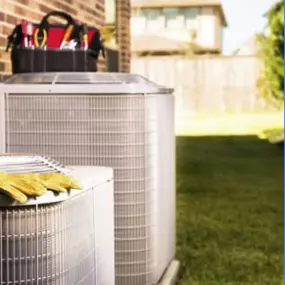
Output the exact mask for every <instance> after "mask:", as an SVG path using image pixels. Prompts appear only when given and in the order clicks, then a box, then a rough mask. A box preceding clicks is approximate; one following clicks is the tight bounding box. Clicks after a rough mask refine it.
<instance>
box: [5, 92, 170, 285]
mask: <svg viewBox="0 0 285 285" xmlns="http://www.w3.org/2000/svg"><path fill="white" fill-rule="evenodd" d="M158 97H160V98H162V97H164V98H165V99H163V100H170V101H171V102H172V100H173V98H172V96H161V95H157V96H155V95H145V96H143V95H132V96H130V95H108V96H99V95H96V96H91V95H80V96H78V95H56V94H51V95H44V94H39V95H31V96H25V95H8V96H7V97H6V124H7V125H6V126H7V128H6V146H7V151H9V152H19V151H20V152H27V153H35V152H36V153H40V154H42V155H48V156H52V157H54V158H56V159H57V160H59V161H61V162H63V163H64V164H66V165H102V166H107V167H112V168H114V179H115V184H114V190H115V253H116V254H115V266H116V270H115V271H116V284H118V285H121V284H122V285H149V284H153V283H155V282H157V281H158V278H160V277H161V274H162V273H163V270H165V267H166V266H167V264H168V263H169V262H170V261H171V258H172V257H173V254H174V252H173V250H172V247H173V246H172V245H170V246H169V247H170V248H171V249H170V252H171V253H170V254H171V256H169V255H168V256H167V257H166V258H165V260H164V261H163V262H162V266H164V268H162V269H160V270H159V271H157V269H156V268H158V267H160V266H161V265H158V264H157V263H158V262H159V260H158V258H157V256H158V255H159V254H161V252H160V251H159V249H156V248H155V247H159V241H157V238H158V237H160V238H162V236H163V231H164V229H163V228H160V229H162V232H160V234H158V233H157V231H158V229H157V227H158V225H157V222H158V221H159V219H157V217H156V215H157V213H160V211H159V210H158V209H159V208H160V207H163V205H162V204H163V200H161V199H164V197H163V196H159V197H158V196H157V193H156V192H157V184H158V182H157V181H158V180H159V179H164V177H157V176H158V168H159V167H160V166H159V165H158V162H157V160H158V154H159V147H160V146H159V145H158V137H157V136H158V128H159V127H160V126H159V124H160V123H166V124H167V117H166V121H165V122H159V118H158V114H159V113H158V112H157V110H158V108H159V106H158V105H157V103H159V101H158V100H157V98H158ZM169 110H170V111H171V112H172V110H171V108H170V109H169ZM169 119H170V120H172V115H171V114H169ZM167 131H168V130H167V128H166V129H165V132H167ZM169 133H170V134H171V135H173V129H171V127H170V129H169ZM162 143H165V142H163V141H162ZM169 151H170V152H171V153H172V152H173V151H174V150H173V149H170V150H169ZM166 155H167V153H166ZM169 167H170V168H171V169H172V168H173V167H174V166H173V165H169ZM172 175H174V173H172ZM170 188H171V189H170V190H171V191H172V192H174V187H170ZM165 190H167V189H165ZM162 195H166V196H167V195H168V193H167V192H165V193H162ZM172 196H173V195H172V194H171V197H172ZM170 210H171V211H172V209H170ZM170 215H172V216H174V212H171V214H170ZM171 222H172V220H171ZM165 223H166V224H167V223H168V221H165ZM165 232H166V233H168V232H167V231H165ZM170 234H172V233H170ZM163 239H165V240H166V243H167V240H168V237H167V236H163ZM169 241H170V242H173V239H172V238H171V239H169Z"/></svg>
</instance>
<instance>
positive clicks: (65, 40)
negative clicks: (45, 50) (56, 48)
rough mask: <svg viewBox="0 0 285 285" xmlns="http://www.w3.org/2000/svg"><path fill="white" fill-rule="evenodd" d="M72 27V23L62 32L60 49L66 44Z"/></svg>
mask: <svg viewBox="0 0 285 285" xmlns="http://www.w3.org/2000/svg"><path fill="white" fill-rule="evenodd" d="M73 28H74V26H73V25H68V27H67V29H66V31H65V33H64V36H63V40H62V42H61V45H60V49H62V48H64V46H66V44H67V43H68V42H67V40H68V39H69V38H70V36H71V34H72V32H73Z"/></svg>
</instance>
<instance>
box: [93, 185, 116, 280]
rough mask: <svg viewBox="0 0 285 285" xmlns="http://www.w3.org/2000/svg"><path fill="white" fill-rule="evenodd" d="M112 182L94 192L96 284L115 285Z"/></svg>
mask: <svg viewBox="0 0 285 285" xmlns="http://www.w3.org/2000/svg"><path fill="white" fill-rule="evenodd" d="M113 189H114V182H113V181H108V182H107V183H104V184H102V185H100V186H99V187H98V189H97V191H95V196H94V209H95V251H96V284H98V285H109V284H112V285H114V284H115V265H114V261H115V257H114V255H115V248H114V191H113ZM90 285H92V283H90Z"/></svg>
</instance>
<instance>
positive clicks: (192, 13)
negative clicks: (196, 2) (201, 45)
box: [182, 7, 198, 29]
mask: <svg viewBox="0 0 285 285" xmlns="http://www.w3.org/2000/svg"><path fill="white" fill-rule="evenodd" d="M182 14H183V16H184V26H185V28H187V29H196V28H197V16H198V8H194V7H188V8H184V9H183V10H182Z"/></svg>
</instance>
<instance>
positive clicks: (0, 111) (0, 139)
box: [0, 87, 5, 154]
mask: <svg viewBox="0 0 285 285" xmlns="http://www.w3.org/2000/svg"><path fill="white" fill-rule="evenodd" d="M2 88H3V87H2ZM0 91H1V89H0ZM4 152H5V96H4V94H2V92H1V93H0V154H1V153H4Z"/></svg>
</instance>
